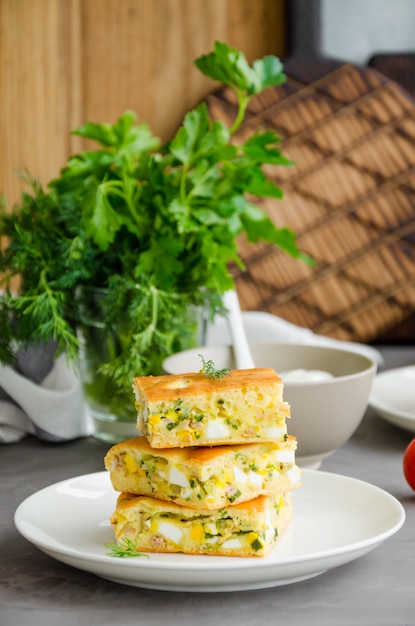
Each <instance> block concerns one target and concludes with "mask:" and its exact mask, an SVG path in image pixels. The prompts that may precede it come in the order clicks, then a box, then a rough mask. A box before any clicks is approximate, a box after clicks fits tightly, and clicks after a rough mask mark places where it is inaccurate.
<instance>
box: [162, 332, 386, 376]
mask: <svg viewBox="0 0 415 626" xmlns="http://www.w3.org/2000/svg"><path fill="white" fill-rule="evenodd" d="M249 345H250V346H266V347H267V348H269V347H273V346H280V347H282V348H285V347H289V348H292V347H293V348H294V349H297V348H301V349H303V350H304V349H305V350H307V351H310V352H311V351H312V350H315V349H317V350H320V351H322V352H331V353H334V352H338V353H339V354H344V353H347V354H352V355H353V356H356V357H358V358H359V359H361V360H362V364H364V363H365V365H363V367H362V369H360V370H359V371H357V372H353V373H352V374H343V375H338V376H337V375H335V376H334V377H333V378H330V379H325V380H315V381H304V382H300V381H296V382H294V381H292V382H284V387H290V388H293V387H304V386H306V385H310V386H313V387H315V386H321V385H332V384H335V383H336V382H340V381H347V380H353V379H354V378H359V377H360V376H362V375H363V374H370V373H372V372H373V374H376V372H377V367H378V365H377V363H376V361H374V360H373V359H372V358H371V357H369V356H368V355H365V354H362V353H361V352H357V351H356V350H353V349H352V348H347V347H346V346H345V347H337V346H327V345H323V344H318V343H312V344H310V343H294V342H281V341H270V342H264V341H250V342H249ZM204 349H205V350H209V351H210V350H212V351H214V350H223V349H225V350H232V345H229V344H227V345H226V344H217V345H207V346H198V347H197V348H190V349H188V350H182V351H181V352H176V353H175V354H172V355H171V356H169V357H167V358H166V359H164V361H163V366H164V364H165V363H168V362H170V361H173V360H175V359H177V357H178V356H179V355H182V356H185V355H186V354H189V353H191V354H195V353H196V352H197V351H200V353H201V354H202V353H203V350H204Z"/></svg>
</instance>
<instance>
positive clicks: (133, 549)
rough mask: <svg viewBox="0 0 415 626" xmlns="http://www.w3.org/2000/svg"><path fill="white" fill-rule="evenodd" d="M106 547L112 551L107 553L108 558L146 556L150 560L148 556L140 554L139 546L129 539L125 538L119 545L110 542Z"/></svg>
mask: <svg viewBox="0 0 415 626" xmlns="http://www.w3.org/2000/svg"><path fill="white" fill-rule="evenodd" d="M105 547H106V548H107V549H108V550H110V552H107V556H116V557H118V558H125V557H133V556H145V557H146V558H147V559H148V558H150V557H149V555H148V554H144V553H143V552H139V551H138V550H137V545H136V544H135V543H134V541H132V540H131V539H128V537H124V538H123V539H122V540H121V541H120V542H119V543H117V542H116V541H110V542H108V543H106V544H105Z"/></svg>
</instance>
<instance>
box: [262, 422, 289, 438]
mask: <svg viewBox="0 0 415 626" xmlns="http://www.w3.org/2000/svg"><path fill="white" fill-rule="evenodd" d="M264 434H265V436H266V437H272V439H278V438H279V437H284V435H286V434H287V427H286V426H285V425H284V426H269V427H268V428H264Z"/></svg>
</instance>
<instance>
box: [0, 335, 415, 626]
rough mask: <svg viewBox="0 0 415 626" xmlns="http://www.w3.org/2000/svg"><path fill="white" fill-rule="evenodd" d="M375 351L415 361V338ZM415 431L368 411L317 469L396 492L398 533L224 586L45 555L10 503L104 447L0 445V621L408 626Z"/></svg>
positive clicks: (391, 361) (21, 625)
mask: <svg viewBox="0 0 415 626" xmlns="http://www.w3.org/2000/svg"><path fill="white" fill-rule="evenodd" d="M380 349H381V352H382V354H383V355H384V358H385V366H384V369H389V368H392V367H398V366H405V365H409V364H415V346H411V347H381V348H380ZM413 436H414V435H412V434H411V433H409V432H407V431H404V430H402V429H400V428H398V427H396V426H394V425H392V424H389V423H387V422H385V421H384V420H382V419H381V418H380V417H378V416H377V415H375V414H374V413H373V412H372V411H371V409H368V411H367V412H366V414H365V417H364V419H363V421H362V423H361V425H360V427H359V428H358V430H357V431H356V433H355V434H354V436H353V437H352V438H351V440H350V441H349V442H348V443H347V444H346V445H344V446H343V447H342V448H341V449H340V450H338V451H337V452H336V453H335V454H333V455H332V456H330V457H329V458H328V459H326V460H325V462H324V463H323V465H322V467H321V470H320V471H327V472H334V473H338V474H345V475H348V476H352V477H355V478H358V479H361V480H364V481H367V482H370V483H372V484H374V485H377V486H378V487H381V488H382V489H385V490H386V491H388V492H389V493H391V494H392V495H394V496H395V497H396V498H398V499H399V500H400V502H401V503H402V504H403V506H404V508H405V512H406V521H405V524H404V525H403V527H402V528H401V529H400V530H399V531H398V532H397V533H396V534H394V535H393V536H392V537H390V538H389V539H387V540H386V541H385V542H384V543H382V544H381V545H380V546H378V547H377V548H375V549H374V550H373V551H371V552H369V553H368V554H366V555H365V556H363V557H361V558H359V559H357V560H355V561H352V562H351V563H348V564H346V565H342V566H340V567H337V568H334V569H331V570H329V571H328V572H326V573H323V574H321V575H319V576H317V577H315V578H311V579H308V580H306V581H303V582H299V583H295V584H291V585H285V586H279V587H274V588H270V589H262V590H256V591H243V592H242V591H237V592H226V593H199V592H198V593H185V592H169V591H154V590H146V589H140V588H136V587H129V586H126V585H121V584H116V583H112V582H109V581H106V580H104V579H101V578H98V577H97V576H95V575H93V574H90V573H88V572H84V571H81V570H78V569H75V568H72V567H70V566H68V565H65V564H63V563H60V562H58V561H56V560H54V559H53V558H51V557H49V556H47V555H46V554H44V553H43V552H41V551H40V550H39V549H37V548H36V547H35V546H33V545H32V544H31V543H29V542H28V541H26V540H25V539H24V538H23V537H21V536H20V534H19V533H18V531H17V530H16V528H15V526H14V522H13V518H14V513H15V510H16V508H17V507H18V505H19V504H20V503H21V502H22V501H23V500H25V499H26V498H27V497H28V496H29V495H31V494H33V493H35V492H36V491H38V490H39V489H42V488H43V487H46V486H48V485H50V484H52V483H55V482H58V481H60V480H64V479H67V478H70V477H73V476H78V475H81V474H87V473H91V472H97V471H101V470H103V456H104V454H105V452H106V447H105V446H104V445H103V444H101V443H98V442H97V441H95V440H94V439H93V438H85V439H79V440H76V441H73V442H70V443H66V444H45V443H42V442H40V441H39V440H37V439H35V438H33V437H27V438H25V439H24V440H23V441H21V442H19V443H17V444H10V445H2V446H0V626H29V625H30V626H73V625H74V626H84V625H90V624H100V626H106V625H107V624H108V625H109V624H111V625H116V624H119V625H120V626H129V625H130V624H131V625H132V624H142V625H145V626H153V625H154V626H155V625H161V624H169V625H178V624H183V625H184V624H186V625H187V624H189V625H191V624H197V625H198V626H212V625H213V624H215V623H217V624H224V625H232V624H235V625H238V626H248V625H249V626H268V625H271V624H276V623H279V624H281V623H288V624H289V625H290V626H297V625H301V626H302V625H307V626H313V625H318V626H324V625H327V626H336V625H345V626H346V625H347V626H350V625H362V626H363V625H364V626H369V625H373V626H375V625H376V626H404V625H405V626H409V625H415V493H414V492H413V491H412V490H411V489H410V488H409V486H408V485H407V484H406V482H405V479H404V476H403V473H402V457H403V452H404V450H405V448H406V446H407V444H408V443H409V442H410V440H411V439H412V438H413Z"/></svg>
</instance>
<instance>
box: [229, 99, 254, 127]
mask: <svg viewBox="0 0 415 626" xmlns="http://www.w3.org/2000/svg"><path fill="white" fill-rule="evenodd" d="M236 95H237V97H238V104H239V110H238V115H237V116H236V118H235V121H234V123H233V124H232V126H231V127H230V129H229V132H230V134H231V135H233V134H234V133H235V132H236V131H237V130H238V128H239V127H240V125H241V124H242V122H243V120H244V117H245V112H246V107H247V106H248V103H249V100H250V98H249V96H246V95H245V93H244V92H241V91H239V92H236Z"/></svg>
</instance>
